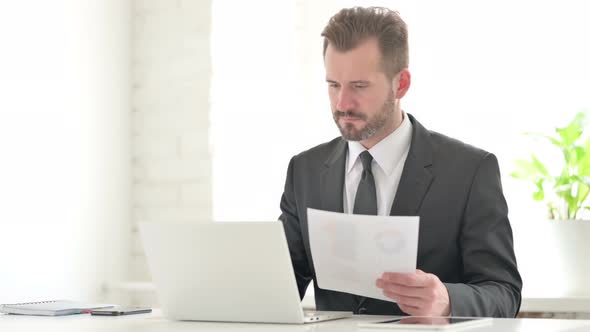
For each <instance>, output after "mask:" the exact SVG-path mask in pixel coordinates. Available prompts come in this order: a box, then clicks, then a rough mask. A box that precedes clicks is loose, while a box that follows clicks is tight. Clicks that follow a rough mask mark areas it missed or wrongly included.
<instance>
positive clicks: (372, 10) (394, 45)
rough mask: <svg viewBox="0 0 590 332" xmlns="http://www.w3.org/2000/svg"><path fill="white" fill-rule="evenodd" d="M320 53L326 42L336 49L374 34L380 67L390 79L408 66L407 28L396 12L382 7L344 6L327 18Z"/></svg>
mask: <svg viewBox="0 0 590 332" xmlns="http://www.w3.org/2000/svg"><path fill="white" fill-rule="evenodd" d="M322 37H324V53H323V54H324V56H326V49H327V48H328V45H332V47H334V48H335V49H336V50H338V51H340V52H346V51H349V50H351V49H353V48H355V47H357V46H358V45H359V44H360V43H362V42H364V41H366V40H367V39H370V38H376V39H377V41H378V44H379V50H380V51H381V56H382V61H381V62H382V63H381V66H382V67H383V71H384V72H385V74H386V75H387V77H388V78H389V79H392V78H393V77H394V76H395V75H396V74H397V73H399V72H400V71H401V70H402V69H404V68H408V64H409V54H408V28H407V26H406V23H405V22H404V21H403V20H402V18H401V17H400V16H399V13H398V12H396V11H393V10H390V9H388V8H384V7H368V8H363V7H354V8H345V9H342V10H341V11H339V12H338V13H337V14H336V15H334V16H332V18H330V21H329V22H328V25H327V26H326V27H325V28H324V31H322Z"/></svg>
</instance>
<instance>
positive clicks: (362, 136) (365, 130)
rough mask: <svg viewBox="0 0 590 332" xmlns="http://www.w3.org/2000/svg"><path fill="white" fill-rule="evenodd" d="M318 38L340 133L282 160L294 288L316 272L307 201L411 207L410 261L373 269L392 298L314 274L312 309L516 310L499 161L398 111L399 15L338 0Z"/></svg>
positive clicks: (401, 212)
mask: <svg viewBox="0 0 590 332" xmlns="http://www.w3.org/2000/svg"><path fill="white" fill-rule="evenodd" d="M322 36H323V37H324V64H325V69H326V81H327V83H328V91H329V97H330V102H331V108H332V114H333V117H334V121H335V122H336V125H337V126H338V128H339V129H340V132H341V134H342V137H339V138H336V139H334V140H332V141H330V142H327V143H324V144H321V145H318V146H316V147H314V148H312V149H310V150H308V151H305V152H302V153H300V154H298V155H296V156H295V157H293V158H292V159H291V162H290V163H289V168H288V172H287V180H286V183H285V191H284V193H283V196H282V199H281V211H282V214H281V216H280V220H281V221H282V222H283V224H284V227H285V232H286V235H287V241H288V245H289V250H290V254H291V259H292V262H293V267H294V270H295V274H296V279H297V285H298V287H299V294H300V296H301V297H303V295H304V294H305V290H306V288H307V286H308V285H309V282H310V281H311V280H312V279H313V280H315V272H314V265H313V261H312V256H311V252H310V247H309V233H308V225H307V212H306V210H307V208H315V209H322V210H328V211H336V212H345V213H355V214H379V215H398V216H405V215H408V216H413V215H418V216H420V232H419V241H418V259H417V267H418V270H416V272H415V273H412V274H399V273H392V272H386V273H384V274H383V275H382V276H377V277H376V278H377V280H376V281H375V283H376V285H377V287H379V288H381V289H382V290H383V294H384V295H385V296H387V297H388V298H391V299H392V300H393V301H395V303H394V302H387V301H382V300H377V299H371V298H362V297H359V296H355V295H352V294H346V293H341V292H336V291H329V290H323V289H320V288H318V287H317V283H314V284H315V285H316V286H315V301H316V307H317V309H318V310H343V311H351V310H352V311H354V312H355V313H360V314H380V315H381V314H383V315H401V314H409V315H426V316H445V315H452V316H490V317H514V316H515V315H516V313H517V312H518V309H519V307H520V299H521V294H520V291H521V288H522V281H521V278H520V275H519V273H518V270H517V267H516V259H515V256H514V249H513V243H512V230H511V228H510V224H509V221H508V217H507V214H508V208H507V206H506V201H505V199H504V196H503V193H502V187H501V183H500V173H499V167H498V162H497V159H496V157H495V156H494V155H493V154H491V153H488V152H486V151H483V150H480V149H477V148H475V147H473V146H470V145H467V144H464V143H462V142H459V141H457V140H455V139H452V138H449V137H447V136H444V135H441V134H439V133H436V132H433V131H429V130H427V129H425V128H424V127H423V126H422V125H421V124H420V123H419V122H418V121H417V120H416V119H415V118H414V117H413V116H412V115H410V114H407V113H405V112H403V111H402V110H401V107H400V100H401V98H403V97H404V95H405V94H406V92H407V91H408V89H409V87H410V82H411V76H410V72H409V71H408V41H407V28H406V25H405V23H404V22H403V20H402V19H401V18H400V17H399V14H398V13H396V12H393V11H390V10H388V9H385V8H358V7H357V8H352V9H343V10H341V11H340V12H339V13H337V14H336V15H335V16H333V17H332V18H331V19H330V21H329V23H328V25H327V26H326V28H325V29H324V31H323V33H322Z"/></svg>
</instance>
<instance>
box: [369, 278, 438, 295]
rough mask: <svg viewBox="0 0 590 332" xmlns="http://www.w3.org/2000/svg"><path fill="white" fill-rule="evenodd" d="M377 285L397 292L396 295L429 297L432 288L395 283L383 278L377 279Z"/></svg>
mask: <svg viewBox="0 0 590 332" xmlns="http://www.w3.org/2000/svg"><path fill="white" fill-rule="evenodd" d="M376 286H377V287H379V288H381V289H383V290H386V291H389V292H391V293H395V294H396V295H402V296H409V297H417V298H428V297H429V296H430V293H431V292H430V289H429V288H425V287H407V286H403V285H400V284H394V283H391V282H388V281H385V280H383V279H377V282H376Z"/></svg>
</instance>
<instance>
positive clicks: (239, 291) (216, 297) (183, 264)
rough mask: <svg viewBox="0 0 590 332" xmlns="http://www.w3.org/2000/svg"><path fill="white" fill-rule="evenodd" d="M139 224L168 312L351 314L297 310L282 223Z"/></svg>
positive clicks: (301, 318) (304, 317)
mask: <svg viewBox="0 0 590 332" xmlns="http://www.w3.org/2000/svg"><path fill="white" fill-rule="evenodd" d="M139 229H140V233H141V239H142V241H143V245H144V248H145V252H146V256H147V260H148V265H149V268H150V272H151V275H152V279H153V282H154V284H155V286H156V293H157V296H158V300H159V301H160V306H161V308H162V313H163V314H164V316H166V317H167V318H169V319H172V320H196V321H221V322H257V323H288V324H303V323H315V322H320V321H325V320H331V319H338V318H345V317H350V316H352V313H351V312H339V311H336V312H327V311H323V312H319V311H316V312H311V311H309V312H308V311H306V312H304V311H303V309H302V307H301V302H300V299H299V291H298V290H297V284H296V281H295V274H294V272H293V266H292V265H291V257H290V256H289V249H288V247H287V240H286V237H285V232H284V231H283V224H282V223H281V222H219V223H214V222H210V223H206V224H188V223H185V224H178V223H176V224H174V223H140V225H139Z"/></svg>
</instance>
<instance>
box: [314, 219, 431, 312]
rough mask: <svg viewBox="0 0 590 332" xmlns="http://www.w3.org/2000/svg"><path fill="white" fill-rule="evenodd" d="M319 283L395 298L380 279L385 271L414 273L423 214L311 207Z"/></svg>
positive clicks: (362, 294)
mask: <svg viewBox="0 0 590 332" xmlns="http://www.w3.org/2000/svg"><path fill="white" fill-rule="evenodd" d="M307 222H308V226H309V240H310V247H311V256H312V258H313V264H314V268H315V274H316V279H317V283H318V287H319V288H322V289H329V290H334V291H339V292H345V293H351V294H355V295H361V296H365V297H371V298H375V299H380V300H384V301H389V302H394V301H393V300H392V299H390V298H388V297H385V295H383V292H382V290H381V289H380V288H377V286H376V285H375V282H376V281H377V279H378V278H379V277H381V275H382V274H383V272H400V273H414V272H415V271H416V257H417V252H418V226H419V222H420V220H419V217H417V216H416V217H395V216H367V215H355V214H344V213H337V212H328V211H322V210H316V209H309V208H308V209H307Z"/></svg>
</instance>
